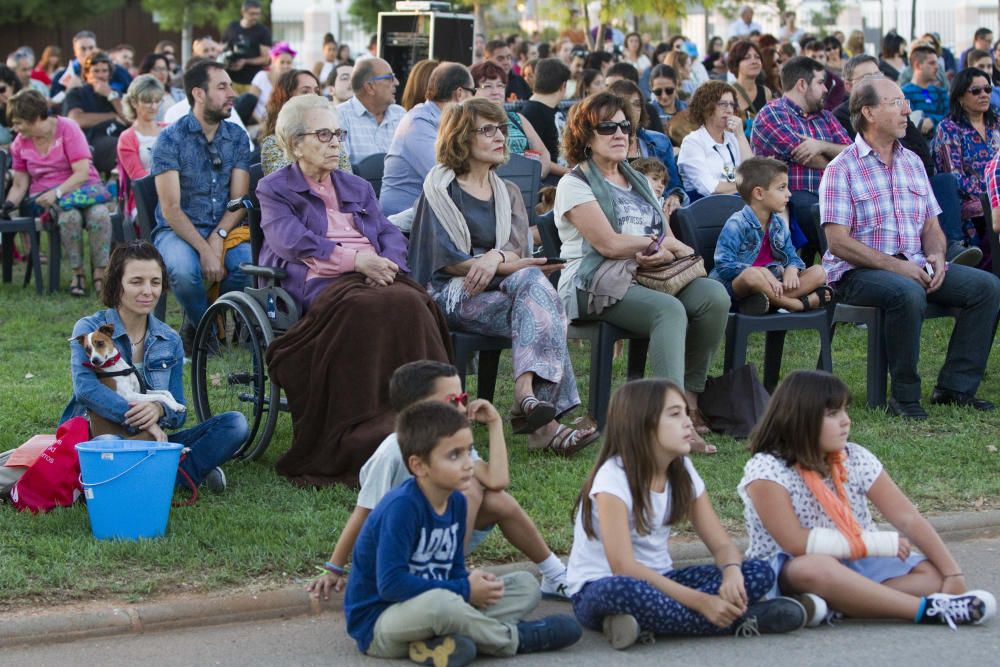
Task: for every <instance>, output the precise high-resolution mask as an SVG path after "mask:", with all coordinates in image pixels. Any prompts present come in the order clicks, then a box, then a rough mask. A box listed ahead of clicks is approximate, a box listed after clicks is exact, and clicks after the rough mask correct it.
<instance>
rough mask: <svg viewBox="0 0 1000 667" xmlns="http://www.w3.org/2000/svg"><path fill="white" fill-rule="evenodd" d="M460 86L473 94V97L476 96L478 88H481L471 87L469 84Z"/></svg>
mask: <svg viewBox="0 0 1000 667" xmlns="http://www.w3.org/2000/svg"><path fill="white" fill-rule="evenodd" d="M459 88H461V89H462V90H464V91H465V92H467V93H469V94H470V95H472V96H473V97H475V96H476V91H478V90H479V89H478V88H476V87H472V88H469V87H468V86H459Z"/></svg>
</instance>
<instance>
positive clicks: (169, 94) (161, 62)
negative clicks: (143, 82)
mask: <svg viewBox="0 0 1000 667" xmlns="http://www.w3.org/2000/svg"><path fill="white" fill-rule="evenodd" d="M139 74H140V75H142V74H149V75H151V76H153V77H154V78H155V79H156V80H157V81H159V82H160V85H161V86H162V87H163V91H164V94H163V95H161V96H160V107H159V108H158V109H157V112H156V120H163V118H164V116H165V115H166V113H167V109H169V108H170V107H172V106H173V105H174V104H175V103H176V102H177V101H179V100H180V99H182V98H184V91H183V90H179V91H178V90H177V89H172V87H171V85H170V61H168V60H167V57H166V56H165V55H164V54H162V53H150V54H149V55H148V56H146V57H145V58H143V59H142V62H141V63H140V64H139ZM178 92H179V93H180V96H179V97H178V95H177V93H178Z"/></svg>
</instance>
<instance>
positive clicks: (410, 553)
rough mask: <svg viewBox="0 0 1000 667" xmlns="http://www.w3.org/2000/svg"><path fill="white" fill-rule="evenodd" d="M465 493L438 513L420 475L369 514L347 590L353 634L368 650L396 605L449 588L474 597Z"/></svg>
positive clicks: (360, 646)
mask: <svg viewBox="0 0 1000 667" xmlns="http://www.w3.org/2000/svg"><path fill="white" fill-rule="evenodd" d="M465 512H466V505H465V496H463V495H462V494H461V493H459V492H458V491H455V492H454V493H452V494H451V496H450V497H449V498H448V507H447V509H445V511H444V514H437V513H436V512H435V511H434V509H433V508H432V507H431V505H430V503H429V502H428V501H427V498H426V496H424V494H423V491H421V490H420V487H419V486H417V482H416V480H415V479H409V480H407V481H406V482H404V483H403V485H402V486H400V487H398V488H396V489H393V490H392V491H390V492H389V493H388V494H386V496H385V497H384V498H383V499H382V502H380V503H379V504H378V506H377V507H376V508H375V510H374V511H373V512H372V513H371V514H370V515H369V516H368V520H367V521H365V524H364V527H362V529H361V534H360V535H359V536H358V541H357V543H356V544H355V545H354V553H353V554H352V555H351V562H352V563H353V567H352V569H351V576H350V577H348V579H347V591H346V593H345V594H344V613H345V614H346V615H347V634H349V635H350V636H351V637H353V638H354V641H356V642H357V643H358V649H359V650H360V651H361V652H362V653H365V652H367V651H368V646H369V645H370V644H371V642H372V634H373V632H374V630H375V621H377V620H378V617H379V616H380V615H381V614H382V612H383V611H385V610H386V609H387V608H388V607H389V606H390V605H392V604H395V603H397V602H405V601H406V600H409V599H411V598H414V597H416V596H418V595H420V594H421V593H425V592H427V591H430V590H434V589H436V588H444V589H446V590H449V591H452V592H454V593H457V594H459V595H461V596H462V597H463V598H465V600H466V601H468V599H469V573H468V572H466V570H465V554H464V553H463V549H462V545H463V543H464V542H465Z"/></svg>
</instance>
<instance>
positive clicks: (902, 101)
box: [882, 97, 910, 110]
mask: <svg viewBox="0 0 1000 667" xmlns="http://www.w3.org/2000/svg"><path fill="white" fill-rule="evenodd" d="M882 102H883V103H885V104H888V105H890V106H894V107H896V108H897V109H900V110H902V109H909V108H910V100H908V99H906V98H905V97H896V98H893V99H891V100H887V99H884V98H883V99H882Z"/></svg>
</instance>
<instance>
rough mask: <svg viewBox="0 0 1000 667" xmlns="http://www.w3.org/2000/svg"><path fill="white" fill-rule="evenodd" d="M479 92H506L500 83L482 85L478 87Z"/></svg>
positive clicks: (505, 88)
mask: <svg viewBox="0 0 1000 667" xmlns="http://www.w3.org/2000/svg"><path fill="white" fill-rule="evenodd" d="M478 88H479V90H485V91H491V90H507V86H505V85H503V84H502V83H484V84H483V85H481V86H479V87H478Z"/></svg>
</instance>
